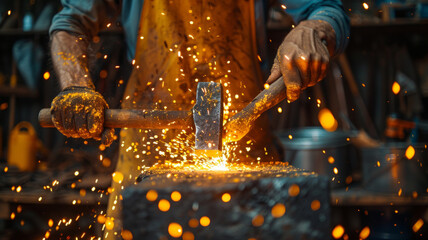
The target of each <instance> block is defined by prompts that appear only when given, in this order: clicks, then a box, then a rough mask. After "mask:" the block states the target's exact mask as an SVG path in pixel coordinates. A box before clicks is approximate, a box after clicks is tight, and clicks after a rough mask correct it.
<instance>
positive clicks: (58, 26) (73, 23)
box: [49, 0, 120, 38]
mask: <svg viewBox="0 0 428 240" xmlns="http://www.w3.org/2000/svg"><path fill="white" fill-rule="evenodd" d="M61 3H62V6H63V9H62V10H61V11H60V12H59V13H57V14H56V15H55V16H54V18H53V20H52V25H51V27H50V29H49V34H52V33H53V32H54V31H59V30H62V31H67V32H71V33H75V34H78V35H84V36H87V37H90V38H91V37H93V36H95V35H97V34H98V32H99V31H100V30H102V29H104V28H107V24H109V23H111V24H114V21H115V18H117V16H118V15H119V13H120V7H119V6H118V4H117V3H116V1H115V0H61Z"/></svg>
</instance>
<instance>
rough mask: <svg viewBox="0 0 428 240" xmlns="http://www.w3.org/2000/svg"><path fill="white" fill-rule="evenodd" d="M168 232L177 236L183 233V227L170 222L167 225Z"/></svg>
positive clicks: (172, 235)
mask: <svg viewBox="0 0 428 240" xmlns="http://www.w3.org/2000/svg"><path fill="white" fill-rule="evenodd" d="M168 233H169V235H171V237H174V238H179V237H181V235H182V234H183V228H182V227H181V225H180V224H178V223H175V222H172V223H170V224H169V226H168Z"/></svg>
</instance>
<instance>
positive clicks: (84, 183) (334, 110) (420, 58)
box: [0, 0, 428, 240]
mask: <svg viewBox="0 0 428 240" xmlns="http://www.w3.org/2000/svg"><path fill="white" fill-rule="evenodd" d="M343 4H344V7H345V9H346V10H347V12H348V13H349V16H350V18H351V37H350V41H349V45H348V48H347V50H346V52H345V53H344V54H341V55H340V56H337V57H336V58H335V59H334V60H332V61H331V63H330V66H329V69H328V74H327V77H326V78H325V79H324V80H323V81H322V83H321V84H318V85H316V86H314V87H312V88H310V89H307V90H306V91H305V92H304V93H303V94H302V96H301V98H300V99H299V100H297V101H296V102H293V103H287V102H282V103H280V104H279V105H278V106H276V107H274V108H273V109H272V110H271V111H270V112H269V117H270V119H271V127H272V128H273V129H275V133H276V140H277V141H276V142H277V145H278V148H280V149H281V150H282V157H283V159H282V160H283V161H284V162H288V163H290V164H292V165H293V166H296V167H299V168H303V169H307V170H311V171H315V172H317V173H319V174H321V175H326V176H328V177H329V178H330V179H331V180H332V181H331V184H330V188H331V191H330V205H331V209H332V210H331V226H330V229H329V231H330V232H331V237H332V238H334V239H427V238H428V226H427V225H428V224H427V223H426V222H427V221H428V174H427V169H428V168H427V160H428V155H427V145H426V143H427V142H428V108H427V107H426V106H428V105H427V102H428V1H424V0H419V1H418V0H390V1H387V0H384V1H383V0H376V1H375V0H371V1H359V0H355V1H350V0H346V1H343ZM60 9H61V4H60V2H59V0H15V1H11V0H10V1H1V2H0V170H1V173H0V239H1V240H3V239H92V238H91V237H95V238H98V237H100V236H101V234H102V230H103V228H104V227H105V224H108V222H106V218H105V217H104V215H105V208H106V204H107V199H108V196H106V195H107V194H108V192H109V186H110V184H111V181H112V179H113V180H114V176H115V175H114V166H115V161H116V154H117V149H118V144H117V142H116V143H114V144H113V145H112V146H111V147H110V148H107V149H103V148H100V147H99V143H98V142H96V141H83V140H80V139H66V138H65V137H63V136H62V135H61V134H60V133H59V132H58V131H56V130H55V129H43V128H41V127H40V126H39V124H38V120H37V116H38V112H39V111H40V110H41V109H42V108H48V107H50V103H51V101H52V99H53V98H54V97H55V96H56V95H57V93H58V92H59V87H58V83H57V81H56V79H55V74H54V73H53V71H52V65H51V60H50V56H49V36H48V28H49V26H50V22H51V19H52V17H53V15H54V14H55V13H57V12H58V11H59V10H60ZM266 21H267V24H266V36H260V37H259V39H260V41H264V42H265V44H264V47H265V49H262V48H261V49H259V51H260V54H259V57H260V58H259V59H260V65H261V67H262V70H263V71H264V74H265V76H267V74H268V72H269V69H270V66H271V64H272V60H273V58H274V56H275V53H276V49H277V47H278V46H279V44H280V43H281V41H282V40H283V38H284V36H285V35H286V34H287V32H288V31H289V30H290V29H291V28H292V24H293V23H292V21H291V19H290V17H288V16H286V15H285V14H284V13H283V11H282V9H281V6H280V5H279V6H276V7H272V8H271V9H269V12H268V13H267V14H266ZM122 38H123V36H122V31H121V29H120V26H119V25H116V24H112V25H111V26H109V27H106V29H104V30H102V31H101V33H100V34H99V36H98V37H95V38H94V39H93V41H92V43H91V46H90V47H91V52H92V54H91V56H89V60H90V71H91V75H92V78H93V79H94V82H95V85H96V87H97V90H98V91H99V92H101V93H102V94H103V95H104V96H105V98H106V100H107V102H108V104H109V105H110V108H118V107H119V106H120V100H121V97H122V93H123V91H124V86H125V85H126V81H127V78H128V75H129V73H130V71H131V69H132V67H131V66H130V64H129V63H128V62H127V60H126V56H125V54H124V53H125V51H124V44H123V41H122ZM262 45H263V44H262ZM326 149H327V150H328V151H329V152H333V153H334V158H333V157H331V156H330V157H329V156H326V154H325V150H326ZM321 160H324V161H321ZM326 160H327V161H326ZM333 164H334V165H333ZM315 207H316V206H315Z"/></svg>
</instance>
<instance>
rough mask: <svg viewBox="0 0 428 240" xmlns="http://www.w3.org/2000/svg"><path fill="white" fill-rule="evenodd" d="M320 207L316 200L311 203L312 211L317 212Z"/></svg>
mask: <svg viewBox="0 0 428 240" xmlns="http://www.w3.org/2000/svg"><path fill="white" fill-rule="evenodd" d="M320 207H321V203H320V201H318V200H313V201H312V202H311V209H312V211H317V210H318V209H320Z"/></svg>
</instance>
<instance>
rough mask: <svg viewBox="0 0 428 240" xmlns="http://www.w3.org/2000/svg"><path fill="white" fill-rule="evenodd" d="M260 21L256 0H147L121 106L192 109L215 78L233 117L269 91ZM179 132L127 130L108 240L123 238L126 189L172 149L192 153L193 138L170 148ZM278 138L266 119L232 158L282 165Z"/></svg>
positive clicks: (123, 134)
mask: <svg viewBox="0 0 428 240" xmlns="http://www.w3.org/2000/svg"><path fill="white" fill-rule="evenodd" d="M254 24H255V19H254V2H253V0H233V1H230V0H186V1H183V0H145V2H144V6H143V10H142V15H141V21H140V29H139V37H138V40H137V48H136V56H135V60H134V61H133V65H134V69H133V72H132V74H131V77H130V79H129V82H128V84H127V88H126V90H125V95H124V99H123V102H122V108H124V109H126V108H129V109H160V110H190V109H191V108H192V107H193V105H194V103H195V99H196V87H197V84H198V82H209V81H214V82H220V83H222V84H223V94H224V95H223V96H224V97H223V100H224V104H225V113H224V117H225V118H226V119H227V117H230V116H232V115H233V113H234V112H236V111H239V110H241V109H242V108H243V107H245V105H246V104H247V103H248V102H250V101H251V100H252V99H253V98H254V97H255V96H256V95H257V94H258V93H259V92H260V91H261V89H262V88H263V82H262V77H261V73H260V69H259V63H258V61H257V52H256V47H255V46H256V43H255V27H254ZM180 132H181V131H180V130H168V131H163V130H140V129H122V130H121V133H120V140H119V141H120V145H121V147H120V150H119V159H118V164H117V169H116V171H118V172H121V173H122V174H123V175H124V180H123V182H121V183H120V184H119V183H115V182H113V185H112V191H113V192H112V194H111V195H110V199H109V206H108V210H107V215H108V216H110V217H113V218H114V229H113V231H107V232H106V234H108V235H109V236H108V237H112V236H114V235H117V236H119V235H120V231H121V230H120V229H121V223H120V216H119V213H120V211H121V207H120V198H121V197H120V195H119V192H120V189H121V188H123V186H127V185H130V184H132V183H133V182H134V180H135V178H136V177H137V176H138V175H139V174H140V173H141V172H142V171H144V170H145V169H146V168H147V167H150V166H152V165H153V164H155V163H157V162H161V161H164V160H167V161H168V160H170V159H168V158H169V157H170V156H171V154H169V151H173V152H174V154H175V155H178V156H179V158H180V155H181V154H183V155H185V154H186V153H188V152H189V149H186V147H185V146H186V144H188V145H194V138H191V139H190V140H189V138H187V140H188V142H187V143H183V144H182V146H181V147H182V148H180V147H178V148H174V149H173V150H171V148H170V147H169V148H168V147H165V143H168V144H167V145H168V146H171V145H170V144H169V142H170V141H171V139H173V138H176V137H177V134H179V133H180ZM271 139H272V138H271V136H270V131H269V128H268V122H267V117H266V116H262V117H261V118H260V119H259V120H258V121H256V124H255V126H254V127H253V130H252V131H251V132H250V133H249V134H248V135H247V136H246V137H244V138H243V139H242V140H241V141H240V142H239V143H238V144H237V146H239V147H237V148H235V149H234V150H233V151H232V153H231V154H229V155H230V158H231V159H230V161H234V160H237V159H239V160H240V161H248V160H251V161H257V160H259V161H260V160H261V161H273V160H278V159H277V153H276V151H275V149H274V148H273V144H272V141H271ZM192 141H193V142H192ZM183 146H184V147H183ZM113 239H114V238H113Z"/></svg>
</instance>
